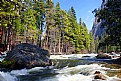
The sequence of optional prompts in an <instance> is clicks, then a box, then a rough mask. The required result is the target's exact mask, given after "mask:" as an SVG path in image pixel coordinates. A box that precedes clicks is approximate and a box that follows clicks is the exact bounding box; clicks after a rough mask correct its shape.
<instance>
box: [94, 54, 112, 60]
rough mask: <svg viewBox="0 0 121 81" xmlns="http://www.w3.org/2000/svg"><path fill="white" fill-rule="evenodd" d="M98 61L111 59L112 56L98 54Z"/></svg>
mask: <svg viewBox="0 0 121 81" xmlns="http://www.w3.org/2000/svg"><path fill="white" fill-rule="evenodd" d="M96 58H97V59H111V56H109V55H108V54H106V53H102V54H98V55H97V56H96Z"/></svg>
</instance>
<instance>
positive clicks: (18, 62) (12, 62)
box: [1, 43, 51, 69]
mask: <svg viewBox="0 0 121 81" xmlns="http://www.w3.org/2000/svg"><path fill="white" fill-rule="evenodd" d="M1 65H2V66H4V67H6V68H10V69H23V68H33V67H38V66H42V67H45V66H49V65H51V61H50V59H49V53H48V51H47V50H44V49H41V48H39V47H38V46H36V45H32V44H27V43H22V44H19V45H17V46H16V47H14V49H12V50H11V51H9V52H8V53H7V56H6V57H5V59H4V60H3V61H2V63H1Z"/></svg>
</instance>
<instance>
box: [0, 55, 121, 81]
mask: <svg viewBox="0 0 121 81" xmlns="http://www.w3.org/2000/svg"><path fill="white" fill-rule="evenodd" d="M50 58H51V59H52V62H53V66H49V67H35V68H32V69H21V70H12V71H9V70H4V69H3V68H2V67H1V68H0V69H1V71H0V81H120V80H121V78H119V77H117V75H116V74H115V75H114V76H108V75H107V73H108V72H109V71H120V70H121V65H119V66H120V67H115V68H110V67H107V66H105V65H107V64H109V65H110V64H111V62H107V60H105V61H102V60H96V58H95V54H92V55H90V54H86V55H80V54H78V55H75V54H73V55H57V56H55V55H51V57H50ZM108 61H109V60H108ZM95 71H100V72H101V73H102V74H103V75H104V76H106V78H107V79H106V80H98V79H97V80H95V79H94V73H95Z"/></svg>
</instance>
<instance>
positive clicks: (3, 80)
mask: <svg viewBox="0 0 121 81" xmlns="http://www.w3.org/2000/svg"><path fill="white" fill-rule="evenodd" d="M0 81H17V78H16V77H15V76H12V75H11V74H10V73H8V72H0Z"/></svg>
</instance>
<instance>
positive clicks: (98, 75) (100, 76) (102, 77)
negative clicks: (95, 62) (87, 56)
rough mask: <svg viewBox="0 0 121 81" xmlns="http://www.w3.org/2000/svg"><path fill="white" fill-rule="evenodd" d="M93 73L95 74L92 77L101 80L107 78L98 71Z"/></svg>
mask: <svg viewBox="0 0 121 81" xmlns="http://www.w3.org/2000/svg"><path fill="white" fill-rule="evenodd" d="M94 74H95V76H94V79H101V80H106V79H107V77H106V76H104V75H103V74H102V73H101V72H100V71H96V72H95V73H94Z"/></svg>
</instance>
